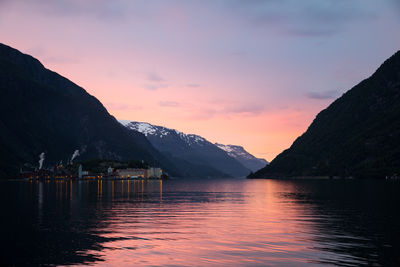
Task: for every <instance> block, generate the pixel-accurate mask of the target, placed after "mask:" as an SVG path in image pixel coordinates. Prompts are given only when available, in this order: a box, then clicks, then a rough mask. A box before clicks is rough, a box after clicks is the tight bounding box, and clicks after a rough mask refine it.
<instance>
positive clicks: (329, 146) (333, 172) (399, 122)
mask: <svg viewBox="0 0 400 267" xmlns="http://www.w3.org/2000/svg"><path fill="white" fill-rule="evenodd" d="M399 144H400V51H397V52H396V53H395V54H394V55H392V56H391V57H390V58H389V59H387V60H386V61H385V62H384V63H383V64H382V65H381V66H380V67H379V68H378V69H377V70H376V71H375V72H374V73H373V74H372V75H371V76H370V77H369V78H367V79H364V80H363V81H361V82H360V83H359V84H357V85H356V86H354V87H353V88H351V89H350V90H349V91H347V92H346V93H345V94H343V95H342V96H341V97H340V98H338V99H336V100H335V101H334V102H333V103H332V104H331V105H329V106H328V107H327V108H326V109H324V110H322V111H321V112H320V113H319V114H318V115H317V116H316V118H315V119H314V121H313V122H312V123H311V125H310V126H309V127H308V129H307V131H306V132H305V133H304V134H302V135H301V136H300V137H298V138H297V139H296V140H295V141H294V142H293V144H292V146H291V147H290V148H289V149H287V150H285V151H283V152H282V153H281V154H279V155H278V156H277V157H276V158H275V159H274V160H273V161H272V162H271V163H270V165H268V166H266V167H265V168H263V169H261V170H259V171H257V172H256V173H254V174H253V175H250V177H249V178H268V177H296V176H340V177H357V178H384V177H386V176H388V177H390V176H393V175H394V176H395V175H398V174H399V173H400V160H399V158H400V147H399Z"/></svg>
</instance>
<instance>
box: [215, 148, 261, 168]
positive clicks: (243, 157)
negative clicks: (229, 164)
mask: <svg viewBox="0 0 400 267" xmlns="http://www.w3.org/2000/svg"><path fill="white" fill-rule="evenodd" d="M215 145H216V146H217V147H219V148H220V149H222V150H224V151H226V153H228V155H229V156H231V157H232V158H234V159H236V160H237V161H239V162H240V163H242V165H243V166H245V167H246V168H248V169H250V170H251V171H253V172H254V171H257V170H259V169H261V168H263V167H265V166H266V165H267V164H268V161H266V160H265V159H260V158H256V157H254V156H253V155H252V154H250V153H249V152H247V151H246V150H245V149H244V148H243V147H242V146H235V145H223V144H219V143H215Z"/></svg>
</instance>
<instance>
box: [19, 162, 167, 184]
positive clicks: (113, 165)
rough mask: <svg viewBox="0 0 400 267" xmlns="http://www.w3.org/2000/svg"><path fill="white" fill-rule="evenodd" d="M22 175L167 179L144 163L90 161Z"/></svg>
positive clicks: (25, 171)
mask: <svg viewBox="0 0 400 267" xmlns="http://www.w3.org/2000/svg"><path fill="white" fill-rule="evenodd" d="M20 175H21V177H22V178H25V179H33V180H36V179H45V180H51V179H55V180H56V179H57V180H58V179H81V180H88V179H166V178H167V177H168V176H167V174H166V173H165V172H163V170H162V169H161V168H158V167H152V166H149V165H148V164H147V163H145V162H144V161H126V162H125V161H117V160H99V159H97V160H89V161H83V162H77V163H74V162H73V161H72V160H71V161H69V162H68V163H67V164H63V163H62V161H61V162H59V163H58V164H55V165H54V166H52V167H50V168H44V167H43V161H39V166H38V167H36V168H34V169H33V168H32V167H31V169H30V170H26V169H25V170H23V169H22V168H21V170H20Z"/></svg>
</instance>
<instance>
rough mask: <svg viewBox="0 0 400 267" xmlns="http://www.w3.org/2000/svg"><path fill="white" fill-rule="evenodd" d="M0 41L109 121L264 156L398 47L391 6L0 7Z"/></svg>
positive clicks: (359, 1)
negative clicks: (64, 81)
mask: <svg viewBox="0 0 400 267" xmlns="http://www.w3.org/2000/svg"><path fill="white" fill-rule="evenodd" d="M0 42H1V43H4V44H7V45H10V46H12V47H14V48H16V49H18V50H20V51H22V52H24V53H27V54H30V55H32V56H34V57H36V58H38V59H39V60H40V61H41V62H42V63H43V64H44V65H45V66H46V67H47V68H49V69H51V70H53V71H56V72H58V73H59V74H61V75H63V76H65V77H67V78H69V79H70V80H72V81H73V82H75V83H77V84H78V85H80V86H82V87H83V88H85V89H86V90H87V91H88V92H89V93H90V94H92V95H94V96H95V97H97V98H98V99H99V100H100V101H101V102H102V103H103V104H104V106H105V107H106V108H107V110H108V111H109V112H110V113H111V114H112V115H113V116H115V117H116V118H118V119H123V120H134V121H144V122H149V123H152V124H156V125H162V126H165V127H169V128H174V129H177V130H180V131H182V132H185V133H193V134H198V135H201V136H203V137H205V138H206V139H208V140H209V141H211V142H219V143H223V144H236V145H242V146H243V147H244V148H245V149H247V150H248V151H249V152H250V153H252V154H254V155H255V156H257V157H262V158H265V159H267V160H269V161H270V160H272V159H273V158H274V157H275V156H276V155H277V154H279V153H280V152H282V151H283V150H284V149H287V148H289V147H290V145H291V144H292V143H293V141H294V140H295V139H296V137H298V136H299V135H301V134H302V133H303V132H305V131H306V129H307V127H308V126H309V124H310V123H311V122H312V120H313V119H314V118H315V116H316V115H317V114H318V112H319V111H321V110H322V109H324V108H326V107H327V106H328V105H329V104H330V103H332V102H333V101H334V100H335V99H336V98H337V97H339V96H341V95H342V94H343V93H344V92H346V91H347V90H349V89H351V88H352V87H353V86H354V85H356V84H357V83H359V82H360V81H361V80H363V79H365V78H367V77H368V76H370V75H371V74H372V73H373V72H374V71H375V70H376V69H377V68H378V67H379V66H380V64H382V63H383V61H384V60H386V59H387V58H388V57H390V56H391V55H392V54H394V53H395V52H396V51H398V50H399V49H400V0H379V1H377V0H301V1H300V0H198V1H191V0H152V1H149V0H137V1H135V0H114V1H108V0H0Z"/></svg>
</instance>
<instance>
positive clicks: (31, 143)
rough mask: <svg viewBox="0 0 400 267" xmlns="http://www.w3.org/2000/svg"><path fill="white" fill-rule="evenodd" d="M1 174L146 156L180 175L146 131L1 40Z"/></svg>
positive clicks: (1, 175) (11, 175) (154, 163)
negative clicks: (58, 164) (40, 164)
mask: <svg viewBox="0 0 400 267" xmlns="http://www.w3.org/2000/svg"><path fill="white" fill-rule="evenodd" d="M0 92H1V98H0V112H1V117H0V132H1V134H0V177H16V176H17V174H18V171H19V169H20V168H21V167H24V166H37V165H38V160H39V154H41V153H42V152H45V155H46V159H45V161H44V166H51V165H52V164H54V163H55V162H59V161H60V160H64V162H65V161H66V160H69V159H70V158H71V155H72V153H73V152H74V151H75V150H76V149H79V150H80V154H81V155H80V157H79V160H83V159H92V158H103V159H116V160H131V159H136V160H145V161H147V162H149V163H150V164H151V165H160V166H162V167H164V168H167V171H169V172H170V174H172V175H177V174H178V172H177V171H176V169H175V167H173V166H172V164H171V163H169V161H168V160H167V159H165V158H164V157H163V156H162V155H161V154H160V153H159V152H158V151H157V150H156V149H155V148H154V147H153V146H152V145H151V144H150V143H149V142H148V140H147V139H146V138H145V136H144V135H143V134H141V133H138V132H135V131H129V130H127V129H126V128H125V127H123V126H122V125H121V124H120V123H118V121H117V120H116V119H115V118H114V117H113V116H111V115H110V114H109V113H108V112H107V110H106V109H105V108H104V106H103V105H102V104H101V103H100V102H99V101H98V100H97V99H96V98H95V97H93V96H91V95H89V94H88V93H87V92H86V91H85V90H84V89H83V88H81V87H79V86H77V85H76V84H74V83H73V82H71V81H69V80H68V79H66V78H64V77H62V76H60V75H58V74H57V73H55V72H52V71H50V70H48V69H46V68H45V67H44V66H43V65H42V64H41V63H40V62H39V61H38V60H37V59H35V58H33V57H31V56H29V55H25V54H22V53H21V52H19V51H18V50H15V49H13V48H11V47H9V46H6V45H4V44H0Z"/></svg>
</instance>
